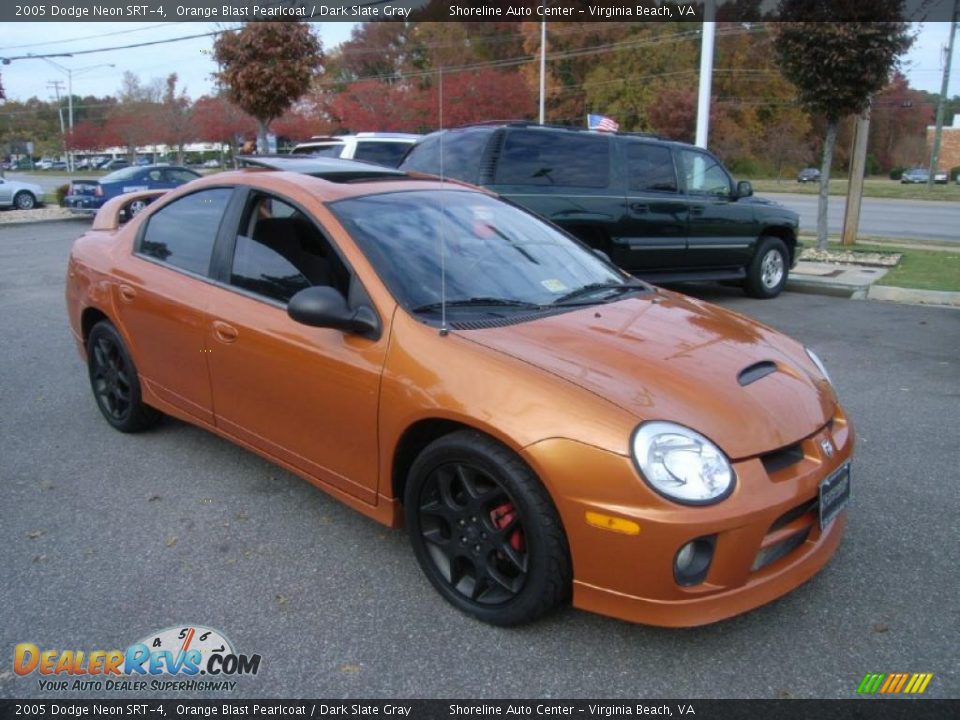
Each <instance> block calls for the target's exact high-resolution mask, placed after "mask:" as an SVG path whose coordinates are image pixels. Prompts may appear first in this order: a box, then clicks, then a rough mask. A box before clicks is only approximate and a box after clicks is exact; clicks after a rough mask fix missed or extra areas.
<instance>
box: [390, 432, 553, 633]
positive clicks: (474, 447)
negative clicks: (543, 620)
mask: <svg viewBox="0 0 960 720" xmlns="http://www.w3.org/2000/svg"><path fill="white" fill-rule="evenodd" d="M404 503H405V515H406V525H407V532H408V533H409V536H410V541H411V543H412V545H413V550H414V553H415V555H416V558H417V561H418V562H419V563H420V567H421V568H422V569H423V571H424V573H426V575H427V577H428V578H429V580H430V582H431V583H433V585H434V587H435V588H436V589H437V590H438V591H439V592H440V594H441V595H442V596H443V597H444V598H445V599H446V600H447V601H449V602H450V603H451V604H453V605H454V606H455V607H457V608H458V609H460V610H461V611H463V612H465V613H467V614H468V615H472V616H473V617H475V618H477V619H479V620H483V621H484V622H488V623H492V624H494V625H518V624H521V623H526V622H531V621H533V620H535V619H537V618H539V617H541V616H543V615H545V614H546V613H548V612H550V611H551V610H553V609H555V608H556V607H558V606H559V605H560V604H562V603H564V602H565V601H567V600H568V599H569V597H570V590H571V582H572V577H571V576H572V571H571V562H570V552H569V549H568V546H567V540H566V536H565V534H564V531H563V527H562V525H561V522H560V518H559V516H558V515H557V511H556V509H555V508H554V506H553V502H552V501H551V500H550V496H549V495H548V494H547V492H546V490H545V489H544V487H543V485H542V484H541V483H540V481H539V480H538V479H537V477H536V476H535V475H534V474H533V472H532V471H531V470H530V469H529V468H528V467H527V465H526V464H525V463H524V462H523V461H522V460H521V459H520V458H519V457H517V456H516V455H515V454H514V453H513V452H512V451H510V450H509V449H508V448H506V447H504V446H503V445H501V444H500V443H498V442H496V441H495V440H493V439H492V438H489V437H487V436H485V435H482V434H481V433H478V432H475V431H472V430H464V431H459V432H455V433H452V434H450V435H446V436H444V437H442V438H440V439H438V440H436V441H434V442H433V443H432V444H431V445H429V446H428V447H427V448H426V449H425V450H424V451H423V452H422V453H421V454H420V456H419V457H418V458H417V460H416V461H415V462H414V464H413V467H412V468H411V469H410V474H409V479H408V482H407V486H406V489H405V493H404Z"/></svg>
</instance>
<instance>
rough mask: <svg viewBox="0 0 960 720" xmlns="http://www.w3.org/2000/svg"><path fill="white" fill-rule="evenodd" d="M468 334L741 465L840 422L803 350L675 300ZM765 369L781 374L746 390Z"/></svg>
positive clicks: (710, 309) (654, 297)
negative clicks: (703, 439)
mask: <svg viewBox="0 0 960 720" xmlns="http://www.w3.org/2000/svg"><path fill="white" fill-rule="evenodd" d="M463 335H464V337H467V338H469V339H470V340H472V341H474V342H476V343H479V344H481V345H484V346H486V347H488V348H491V349H493V350H497V351H499V352H502V353H505V354H507V355H510V356H512V357H514V358H516V359H518V360H521V361H524V362H526V363H529V364H531V365H534V366H536V367H539V368H541V369H542V370H545V371H547V372H550V373H552V374H554V375H556V376H558V377H560V378H563V379H565V380H567V381H569V382H571V383H574V384H576V385H579V386H580V387H582V388H584V389H586V390H588V391H590V392H593V393H595V394H596V395H599V396H600V397H602V398H605V399H606V400H608V401H610V402H612V403H614V404H616V405H618V406H619V407H621V408H623V409H624V410H626V411H627V412H630V413H632V414H634V415H635V416H636V417H637V420H638V422H639V421H643V420H668V421H671V422H676V423H679V424H681V425H685V426H687V427H690V428H693V429H695V430H697V431H698V432H700V433H702V434H704V435H706V436H707V437H709V438H710V439H712V440H713V441H714V442H715V443H717V444H718V445H719V446H720V447H721V448H722V449H723V450H724V452H726V453H727V455H729V456H730V457H731V458H732V459H735V460H736V459H742V458H746V457H751V456H754V455H758V454H761V453H764V452H769V451H771V450H774V449H777V448H781V447H784V446H787V445H790V444H793V443H795V442H797V441H798V440H800V439H802V438H804V437H807V436H809V435H811V434H813V433H814V432H816V431H817V430H819V429H820V428H821V427H823V426H824V425H825V424H826V423H827V422H828V421H829V419H830V418H831V417H832V416H833V414H834V409H835V398H834V395H833V391H832V389H831V388H830V386H829V384H828V383H827V382H826V381H825V380H823V379H822V378H820V376H819V373H818V372H817V371H816V369H815V367H814V366H813V364H812V362H811V361H810V360H809V358H808V357H807V356H806V353H805V352H804V350H803V347H802V346H801V345H800V344H798V343H796V342H795V341H793V340H791V339H790V338H788V337H786V336H784V335H781V334H780V333H777V332H775V331H773V330H771V329H769V328H767V327H765V326H763V325H760V324H759V323H756V322H753V321H751V320H748V319H746V318H744V317H741V316H739V315H736V314H735V313H732V312H729V311H726V310H723V309H722V308H718V307H714V306H712V305H709V304H707V303H702V302H698V301H696V300H692V299H689V298H686V297H684V296H682V295H678V294H675V293H668V292H663V291H659V292H657V293H655V294H653V293H652V294H650V295H647V296H640V297H634V298H627V299H624V300H621V301H618V302H613V303H610V304H607V305H595V306H591V307H588V308H584V309H583V310H577V311H574V312H569V313H563V314H560V315H554V316H551V317H546V318H541V319H538V320H534V321H529V322H523V323H518V324H514V325H509V326H506V327H499V328H487V329H483V330H472V331H467V332H464V333H463ZM758 363H772V367H773V371H772V372H770V373H769V374H766V375H764V374H763V372H762V370H760V371H758V372H757V373H756V375H758V376H759V377H758V379H755V380H753V381H752V382H749V383H747V384H745V385H741V381H740V380H739V379H738V376H740V374H741V373H742V372H743V371H744V370H745V369H747V368H750V367H751V366H756V365H757V364H758ZM770 367H771V366H770V365H765V366H761V368H767V369H769V368H770ZM744 379H747V378H744Z"/></svg>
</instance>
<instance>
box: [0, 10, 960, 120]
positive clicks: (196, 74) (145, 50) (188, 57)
mask: <svg viewBox="0 0 960 720" xmlns="http://www.w3.org/2000/svg"><path fill="white" fill-rule="evenodd" d="M353 25H354V23H348V22H334V23H319V24H318V26H319V32H320V36H321V38H322V40H323V46H324V48H326V49H332V48H334V47H336V46H337V45H339V44H340V43H341V42H343V41H344V40H346V39H348V38H349V37H350V31H351V29H352V28H353ZM218 27H222V26H218V25H215V24H213V23H210V24H206V23H186V22H180V23H176V22H167V23H145V24H131V23H88V22H83V23H67V22H64V23H57V22H46V23H0V57H9V56H14V55H26V54H28V53H33V54H43V53H53V52H57V53H61V52H63V53H66V52H71V51H80V50H87V49H95V48H107V47H115V46H119V45H130V44H133V43H139V42H149V41H154V40H163V39H167V38H176V37H182V36H184V35H197V34H200V33H204V32H211V31H213V30H216V29H218ZM949 28H950V24H949V23H923V24H919V25H916V26H915V29H916V30H917V31H918V37H917V41H916V43H914V46H913V48H912V49H911V51H910V53H909V54H908V55H907V56H906V58H904V71H905V72H906V74H907V76H908V77H909V78H910V84H911V85H912V86H913V87H915V88H917V89H920V90H929V91H931V92H939V91H940V82H941V77H942V73H943V48H944V47H945V46H946V42H947V36H948V34H949ZM212 42H213V38H210V37H205V38H198V39H193V40H184V41H180V42H175V43H167V44H163V45H154V46H150V47H141V48H134V49H126V50H111V51H109V52H102V53H95V54H89V55H75V56H73V57H62V58H54V61H55V62H57V63H59V64H60V65H62V66H64V67H68V68H70V69H72V70H73V91H74V94H76V95H81V96H82V95H100V96H102V95H108V94H113V93H115V92H116V90H117V88H119V86H120V78H121V76H122V75H123V72H124V71H125V70H130V71H132V72H134V73H136V74H137V75H139V76H140V77H141V78H142V79H144V80H149V79H150V78H154V77H166V76H167V75H168V74H169V73H171V72H176V73H177V74H178V75H179V77H180V82H181V84H182V85H184V86H186V88H187V92H188V94H189V95H190V96H192V97H198V96H200V95H203V94H205V93H208V92H210V91H211V88H212V82H211V79H210V74H211V73H212V72H214V71H215V70H216V65H215V64H214V62H213V61H212V60H211V57H210V49H211V45H212ZM105 64H113V65H114V67H105V66H104V65H105ZM97 66H99V67H97ZM0 73H2V79H3V86H4V88H5V90H6V93H7V97H8V98H10V99H16V100H26V99H27V98H29V97H32V96H37V97H40V98H47V97H52V95H53V90H52V89H51V88H49V87H48V86H47V83H48V82H51V81H54V80H62V81H63V82H64V84H66V78H67V74H66V72H65V71H61V70H58V69H57V68H55V67H52V66H51V65H49V64H48V63H46V62H44V61H43V60H38V59H25V60H15V61H13V62H12V63H11V64H9V65H0ZM948 94H949V95H950V96H951V97H952V96H953V95H960V47H957V48H955V52H954V57H953V67H952V69H951V78H950V89H949V93H948ZM947 121H948V122H949V118H948V120H947Z"/></svg>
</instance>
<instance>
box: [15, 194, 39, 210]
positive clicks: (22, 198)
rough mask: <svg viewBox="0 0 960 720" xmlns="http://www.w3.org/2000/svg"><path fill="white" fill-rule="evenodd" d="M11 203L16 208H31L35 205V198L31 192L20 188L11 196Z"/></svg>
mask: <svg viewBox="0 0 960 720" xmlns="http://www.w3.org/2000/svg"><path fill="white" fill-rule="evenodd" d="M13 204H14V207H16V208H17V210H33V208H35V207H36V206H37V199H36V198H35V197H34V196H33V193H32V192H28V191H27V190H21V191H20V192H18V193H17V194H16V195H14V196H13Z"/></svg>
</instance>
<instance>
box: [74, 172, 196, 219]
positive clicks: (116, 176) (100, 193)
mask: <svg viewBox="0 0 960 720" xmlns="http://www.w3.org/2000/svg"><path fill="white" fill-rule="evenodd" d="M198 177H200V174H199V173H196V172H194V171H193V170H188V169H187V168H185V167H180V166H177V165H147V166H146V167H140V166H139V165H134V166H133V167H126V168H122V169H120V170H117V171H115V172H112V173H110V174H108V175H104V176H103V177H102V178H99V179H96V178H84V179H75V180H73V181H72V182H71V183H70V190H69V192H68V193H67V196H66V197H65V198H64V206H65V207H66V208H67V209H69V210H70V211H71V212H73V213H77V214H82V215H93V214H95V213H96V212H97V210H98V209H99V208H100V206H102V205H103V203H105V202H106V201H107V200H109V199H110V198H112V197H116V196H117V195H122V194H123V193H128V192H134V191H136V190H162V189H166V188H175V187H178V186H180V185H183V184H184V183H186V182H190V181H191V180H196V179H197V178H198ZM147 204H148V201H147V200H140V201H139V202H137V203H134V204H133V205H132V206H131V207H130V212H131V214H132V215H136V214H138V213H139V212H140V211H142V210H143V209H144V208H145V207H146V206H147Z"/></svg>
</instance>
